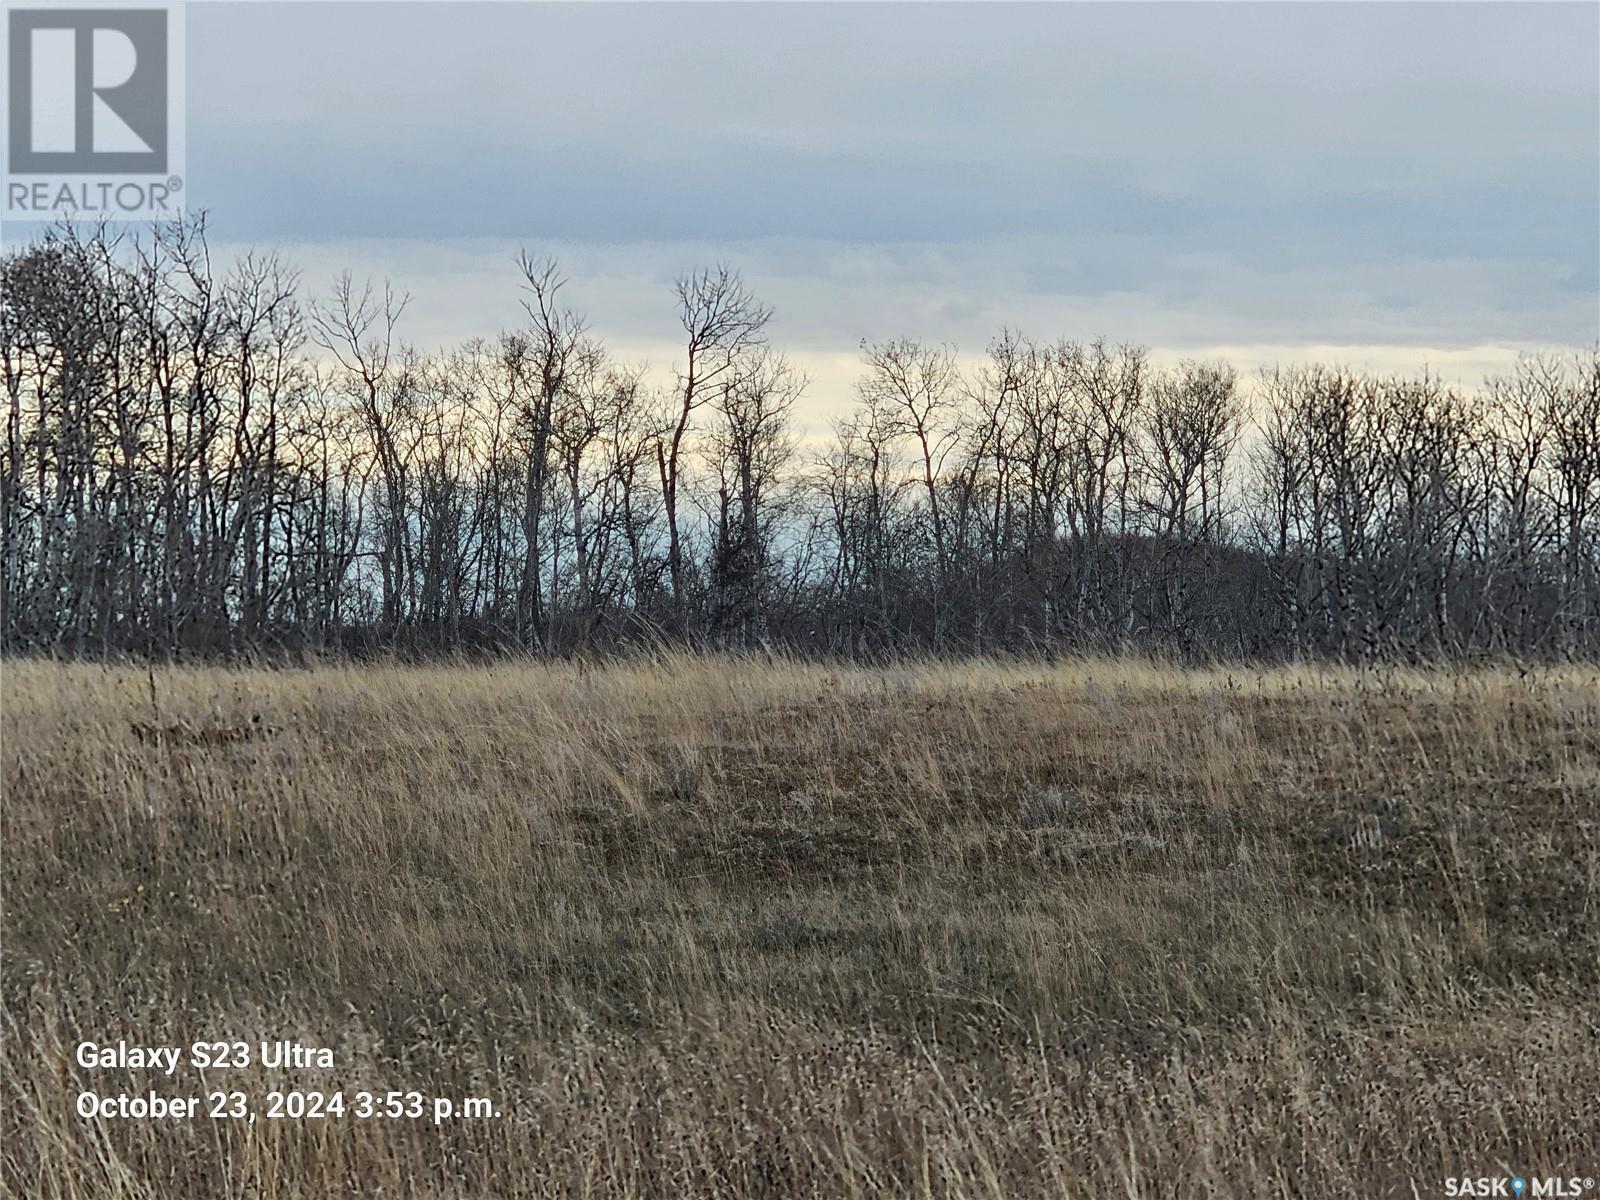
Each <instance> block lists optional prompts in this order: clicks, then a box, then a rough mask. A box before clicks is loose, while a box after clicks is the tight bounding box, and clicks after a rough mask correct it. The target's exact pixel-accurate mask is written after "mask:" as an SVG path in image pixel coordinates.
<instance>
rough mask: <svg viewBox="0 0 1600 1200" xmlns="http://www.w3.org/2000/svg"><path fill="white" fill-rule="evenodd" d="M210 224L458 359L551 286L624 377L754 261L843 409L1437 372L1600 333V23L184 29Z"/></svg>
mask: <svg viewBox="0 0 1600 1200" xmlns="http://www.w3.org/2000/svg"><path fill="white" fill-rule="evenodd" d="M187 41H188V78H187V93H188V161H187V181H188V189H187V191H188V199H189V203H190V204H191V205H199V206H203V207H205V208H206V209H208V210H209V212H210V214H211V217H210V220H211V229H212V234H213V239H214V242H215V243H216V244H218V245H220V247H221V248H224V249H233V248H242V247H245V246H253V247H268V248H275V249H278V250H280V251H281V252H282V253H283V254H284V256H285V257H286V258H288V259H289V260H290V261H291V262H293V263H295V264H296V265H297V266H298V267H300V268H301V270H302V271H303V272H304V275H305V279H306V283H307V286H308V289H309V290H310V291H312V292H313V293H317V292H325V291H326V289H327V287H328V285H329V283H330V281H331V280H332V278H333V276H334V274H335V273H336V272H337V271H339V270H342V269H345V268H349V269H350V270H352V271H353V272H355V273H356V275H357V276H358V277H360V276H363V275H370V276H372V277H374V278H376V279H382V278H385V277H387V278H390V279H392V280H393V281H394V282H395V284H396V285H397V286H398V287H401V288H403V289H405V290H408V291H409V292H410V293H411V295H412V300H411V303H410V306H409V308H408V309H407V312H406V314H405V319H404V321H403V324H402V326H401V332H402V334H403V335H404V336H405V337H406V338H407V339H408V340H410V341H412V342H414V343H416V344H417V345H419V346H421V347H423V348H428V349H433V348H438V347H440V346H443V345H448V344H451V343H454V342H457V341H459V340H462V339H465V338H467V337H470V336H473V335H477V334H486V335H487V334H493V333H496V332H498V331H499V330H501V329H504V328H509V327H514V326H515V325H516V324H518V322H519V318H520V316H521V311H520V308H519V307H518V295H519V293H518V288H517V277H516V272H515V265H514V259H515V255H516V253H517V251H518V249H519V248H522V247H526V248H528V249H529V250H531V251H534V252H535V253H551V254H555V255H556V256H557V257H558V258H559V259H560V260H561V262H562V264H563V267H564V269H565V273H566V274H567V276H568V277H569V279H570V283H569V285H568V288H567V295H568V297H569V299H570V302H571V303H573V304H574V305H575V306H577V307H579V308H581V309H583V310H584V311H586V312H587V313H588V315H589V318H590V321H591V323H592V325H593V326H594V328H595V330H596V331H597V332H598V333H599V334H601V335H602V336H603V337H604V339H605V341H606V343H607V344H608V346H610V347H611V348H612V349H613V350H614V351H615V352H616V353H618V354H619V355H621V356H623V357H625V358H629V359H633V360H639V361H649V362H650V363H652V364H653V365H654V366H655V367H656V368H657V369H660V370H666V369H668V368H670V365H671V363H672V362H673V360H674V354H675V341H676V337H675V335H676V332H677V330H676V326H675V318H674V312H673V303H672V294H671V287H672V281H673V279H674V277H676V276H678V275H680V274H682V273H684V272H687V271H690V270H693V269H695V268H696V267H699V266H703V265H708V264H711V263H714V262H717V261H726V262H729V263H731V264H733V265H734V266H736V267H737V268H738V269H739V270H740V271H741V272H742V273H743V275H744V277H745V279H746V281H747V282H748V283H749V284H750V286H751V287H752V289H753V290H754V291H755V292H756V293H757V294H758V295H760V296H761V297H762V298H763V299H764V300H766V301H767V302H768V303H770V304H771V305H772V307H773V308H774V309H775V316H774V319H773V324H772V326H771V332H772V337H773V341H774V342H775V344H777V345H778V346H780V347H781V348H783V349H785V350H786V351H787V352H788V353H789V354H790V356H791V357H792V358H794V359H795V360H797V361H798V362H799V363H800V365H801V366H802V367H803V368H804V369H805V370H806V371H807V372H808V373H809V374H810V375H811V376H812V378H813V383H812V386H811V389H810V391H809V393H808V398H807V402H806V409H805V412H806V415H807V418H808V420H811V421H813V422H814V421H818V420H822V419H825V418H826V417H827V416H828V415H832V414H838V413H842V412H843V411H844V410H845V409H846V408H848V406H849V405H850V404H851V403H852V400H853V396H852V391H851V382H852V380H853V379H854V377H855V375H856V374H857V371H858V361H859V345H860V342H861V340H862V339H867V340H873V341H876V340H880V339H884V338H889V337H896V336H901V335H914V336H918V337H922V338H925V339H928V340H930V341H940V342H946V343H949V344H952V345H954V346H956V347H957V348H958V350H959V351H960V352H961V353H962V354H963V355H966V356H969V357H970V356H976V355H979V354H981V353H982V352H983V349H984V347H985V346H986V345H987V343H988V342H989V340H990V339H991V338H992V337H993V336H994V335H995V334H996V333H998V332H999V331H1000V330H1001V328H1002V327H1007V326H1009V327H1012V328H1020V329H1022V330H1023V331H1024V332H1026V333H1028V334H1030V335H1032V336H1035V337H1040V338H1055V337H1057V336H1067V337H1072V338H1082V339H1087V338H1093V337H1096V336H1102V335H1103V336H1105V337H1107V338H1110V339H1112V340H1114V341H1134V342H1138V343H1141V344H1143V345H1146V346H1149V347H1150V348H1151V349H1152V352H1153V353H1154V355H1155V356H1156V358H1157V359H1158V361H1163V360H1164V361H1175V360H1176V359H1178V358H1182V357H1213V356H1218V355H1223V356H1226V357H1228V358H1230V360H1231V361H1233V362H1234V363H1235V365H1236V366H1239V367H1240V368H1241V369H1243V370H1245V371H1250V370H1253V369H1255V368H1256V367H1257V366H1259V365H1263V364H1271V363H1274V362H1289V361H1304V360H1307V359H1312V358H1320V359H1323V360H1338V361H1342V362H1346V363H1348V364H1350V365H1352V366H1364V367H1369V368H1372V369H1376V370H1398V369H1417V368H1420V367H1421V366H1423V365H1424V364H1427V365H1429V366H1431V367H1433V368H1434V369H1436V370H1439V371H1440V372H1441V373H1442V374H1444V375H1445V376H1446V377H1447V378H1459V379H1461V380H1462V381H1464V382H1468V383H1471V382H1475V381H1476V379H1477V377H1478V376H1479V375H1481V373H1482V372H1484V371H1487V370H1497V369H1501V368H1503V367H1504V366H1505V365H1507V364H1508V363H1509V362H1510V361H1512V360H1513V359H1514V358H1515V356H1516V354H1517V353H1518V352H1519V351H1521V350H1524V349H1530V348H1537V347H1543V346H1551V345H1559V346H1568V347H1576V346H1581V345H1585V344H1592V343H1593V342H1594V341H1595V340H1596V338H1597V337H1600V5H1596V4H1593V3H1570V4H1553V5H1546V4H1534V3H1507V4H1458V3H1449V2H1445V3H1424V4H1399V3H1365V4H1361V3H1352V4H1288V3H1224V4H1207V3H1179V4H1161V3H1118V4H1096V3H1072V4H1027V5H1014V4H1002V3H947V4H938V5H924V4H916V3H892V4H889V3H871V4H783V3H748V4H708V5H701V4H643V5H635V4H560V5H546V4H531V3H526V4H525V3H493V4H467V3H437V4H429V3H392V2H377V3H353V4H327V3H290V4H275V3H198V2H197V3H191V4H189V5H188V14H187Z"/></svg>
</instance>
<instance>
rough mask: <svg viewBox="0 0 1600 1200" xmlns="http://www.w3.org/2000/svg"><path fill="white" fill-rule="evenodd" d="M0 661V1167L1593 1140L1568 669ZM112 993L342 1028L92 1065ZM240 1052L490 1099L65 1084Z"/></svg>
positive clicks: (1596, 833)
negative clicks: (463, 1111)
mask: <svg viewBox="0 0 1600 1200" xmlns="http://www.w3.org/2000/svg"><path fill="white" fill-rule="evenodd" d="M3 689H4V690H3V732H4V786H5V797H4V926H3V931H4V991H3V1005H4V1009H3V1013H0V1017H3V1033H4V1049H3V1053H4V1061H3V1064H0V1089H3V1090H0V1104H3V1111H0V1162H3V1181H4V1188H5V1191H6V1193H7V1194H9V1195H17V1196H23V1195H25V1196H29V1197H44V1198H51V1197H150V1198H156V1197H161V1198H167V1197H176V1196H184V1197H188V1196H195V1197H199V1196H207V1197H213V1196H227V1197H239V1198H251V1200H280V1198H284V1197H332V1196H340V1195H382V1196H390V1197H395V1196H407V1197H409V1196H419V1197H421V1196H427V1197H458V1196H460V1197H468V1196H471V1197H479V1196H485V1197H488V1196H495V1197H498V1196H574V1197H576V1196H597V1197H598V1196H607V1197H610V1196H617V1197H632V1196H662V1197H668V1196H728V1197H735V1196H773V1197H790V1196H825V1197H835V1196H876V1195H888V1196H937V1197H980V1196H981V1197H1013V1196H1072V1197H1077V1196H1083V1197H1091V1196H1092V1197H1104V1196H1116V1197H1149V1198H1152V1200H1154V1198H1158V1197H1187V1196H1207V1197H1258V1196H1303V1197H1308V1198H1322V1197H1344V1196H1349V1197H1356V1196H1359V1197H1363V1198H1368V1197H1375V1196H1376V1197H1386V1196H1394V1197H1412V1196H1419V1197H1424V1198H1425V1197H1430V1196H1441V1195H1444V1194H1445V1192H1444V1189H1445V1180H1446V1179H1447V1178H1449V1177H1452V1176H1462V1175H1471V1176H1483V1175H1497V1174H1500V1173H1502V1172H1512V1171H1515V1172H1518V1173H1521V1174H1524V1175H1527V1174H1533V1175H1560V1176H1591V1177H1592V1176H1597V1175H1600V994H1597V982H1600V911H1597V905H1596V901H1597V897H1600V676H1597V674H1596V672H1595V671H1593V670H1589V669H1569V670H1562V671H1556V672H1546V673H1539V674H1536V675H1530V676H1519V675H1518V674H1516V673H1514V672H1499V673H1496V672H1477V673H1457V674H1446V673H1420V672H1419V673H1403V672H1401V673H1395V672H1391V673H1376V674H1374V673H1357V672H1355V671H1345V670H1313V669H1296V670H1281V671H1272V672H1267V673H1255V672H1250V671H1234V672H1231V673H1230V672H1227V671H1212V672H1183V671H1178V670H1172V669H1165V668H1159V667H1152V666H1147V665H1139V664H1130V663H1118V662H1085V663H1075V664H1068V665H1060V666H1053V667H1047V666H1013V665H997V664H992V663H974V664H955V665H943V666H933V665H929V666H926V667H905V668H890V669H843V668H841V669H831V668H827V667H821V666H805V665H799V664H793V663H782V662H780V663H776V664H769V663H765V662H762V663H745V662H731V661H725V660H704V659H693V658H679V659H674V658H668V659H663V660H658V661H653V662H648V663H639V664H637V665H620V666H609V667H603V668H590V669H588V670H587V671H583V670H579V669H578V668H576V667H572V666H536V665H516V666H501V667H494V668H487V667H448V668H432V669H417V668H402V667H394V668H386V667H364V668H359V669H357V668H331V667H330V668H319V669H314V670H307V671H291V672H278V673H273V672H266V671H259V672H258V671H239V672H235V671H223V670H201V669H158V670H156V671H155V672H154V673H147V672H146V671H144V670H140V669H101V668H96V667H88V666H74V667H58V666H52V665H47V664H37V663H16V662H13V663H8V664H6V666H5V668H4V684H3ZM119 1038H124V1039H126V1040H127V1041H128V1042H130V1043H137V1044H140V1045H153V1044H170V1045H174V1046H182V1047H185V1048H187V1047H188V1046H189V1044H190V1043H192V1042H194V1041H197V1040H202V1039H213V1040H223V1039H226V1040H233V1039H235V1038H238V1039H243V1040H246V1041H248V1042H250V1043H252V1044H253V1043H257V1042H260V1041H262V1040H275V1039H280V1038H281V1039H291V1040H294V1041H298V1042H301V1043H305V1044H308V1045H313V1046H320V1047H328V1048H331V1049H332V1050H333V1052H334V1056H335V1065H334V1066H333V1067H332V1068H331V1069H323V1068H317V1067H314V1066H310V1067H301V1068H295V1069H290V1070H286V1071H272V1070H267V1069H265V1068H262V1067H260V1066H259V1065H253V1066H250V1067H247V1068H243V1069H237V1070H232V1071H228V1072H218V1071H216V1070H215V1069H213V1070H211V1071H207V1072H205V1074H204V1078H203V1079H202V1078H201V1076H200V1075H199V1074H198V1073H197V1072H196V1071H195V1070H193V1069H191V1068H190V1067H188V1066H183V1067H180V1068H179V1069H178V1071H177V1072H176V1074H175V1075H173V1076H171V1077H164V1076H162V1075H161V1074H160V1073H159V1071H155V1072H152V1071H140V1070H111V1071H91V1070H88V1069H85V1068H83V1067H80V1066H79V1065H77V1063H76V1062H75V1053H76V1047H77V1046H78V1044H79V1043H81V1042H83V1041H86V1040H89V1041H95V1042H97V1043H110V1044H115V1043H116V1041H117V1040H118V1039H119ZM235 1089H237V1090H240V1091H243V1092H245V1093H246V1094H247V1095H248V1096H250V1097H251V1102H252V1104H255V1105H260V1106H263V1107H264V1105H265V1103H266V1100H265V1098H266V1096H267V1094H268V1093H269V1092H270V1091H273V1090H280V1091H288V1090H295V1089H299V1090H302V1091H304V1090H319V1091H322V1092H332V1091H341V1092H342V1093H343V1094H344V1095H346V1096H351V1095H353V1094H354V1093H355V1092H356V1091H357V1089H364V1090H368V1091H371V1092H375V1093H383V1092H385V1091H386V1090H388V1089H396V1090H400V1091H409V1090H413V1089H414V1090H416V1091H419V1092H421V1093H423V1094H424V1095H425V1096H426V1097H428V1098H430V1100H431V1098H433V1097H436V1096H445V1097H456V1098H464V1097H468V1096H471V1097H484V1098H488V1099H490V1100H492V1102H493V1105H494V1106H495V1109H496V1111H497V1112H498V1115H497V1116H476V1117H474V1118H472V1119H452V1120H449V1121H447V1122H445V1123H442V1124H439V1125H435V1124H434V1123H433V1121H432V1120H431V1117H424V1118H422V1119H418V1120H410V1119H406V1118H404V1117H402V1118H398V1119H389V1118H386V1117H373V1118H369V1119H359V1118H356V1117H354V1116H350V1115H346V1116H344V1117H342V1118H332V1119H329V1118H324V1119H302V1120H293V1119H282V1120H276V1119H269V1118H266V1117H265V1116H263V1117H262V1118H261V1119H260V1120H257V1121H254V1122H251V1121H249V1120H247V1119H209V1118H207V1117H206V1116H205V1115H204V1112H203V1110H204V1108H205V1107H206V1106H205V1105H204V1104H203V1105H202V1114H201V1115H200V1116H199V1117H198V1118H197V1119H192V1120H171V1119H169V1120H164V1121H160V1122H156V1121H140V1120H134V1119H118V1118H112V1119H107V1118H102V1117H92V1118H88V1119H85V1118H83V1117H80V1116H78V1115H77V1112H76V1111H75V1102H76V1098H77V1097H78V1096H79V1094H80V1093H81V1092H83V1091H85V1090H93V1091H95V1092H97V1093H101V1094H111V1093H115V1092H118V1091H125V1092H128V1093H129V1094H137V1095H144V1094H146V1093H147V1092H149V1091H152V1090H153V1091H156V1092H158V1093H166V1094H179V1093H184V1092H187V1093H194V1094H202V1095H203V1094H207V1093H208V1092H209V1091H210V1090H226V1091H231V1090H235ZM430 1114H431V1110H430Z"/></svg>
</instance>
